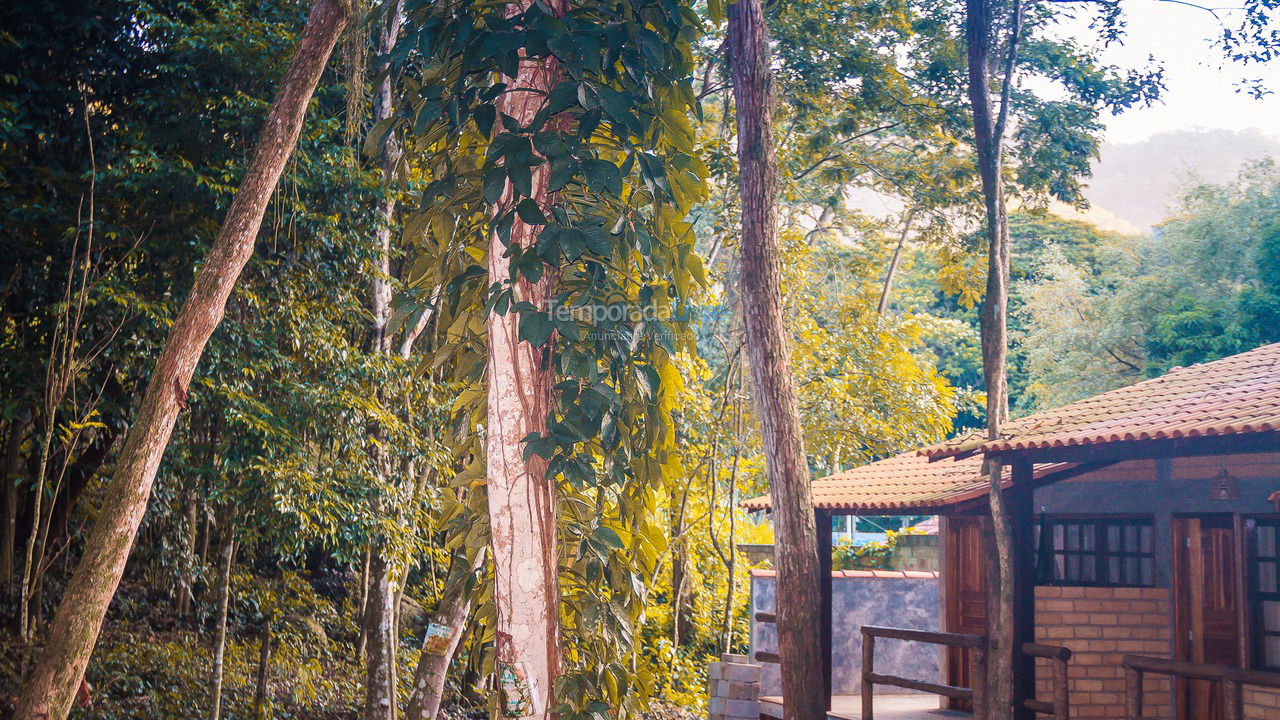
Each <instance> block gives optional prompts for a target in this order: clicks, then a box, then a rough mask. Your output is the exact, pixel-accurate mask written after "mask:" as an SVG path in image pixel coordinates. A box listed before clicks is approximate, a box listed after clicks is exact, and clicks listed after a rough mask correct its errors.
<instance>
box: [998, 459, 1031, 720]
mask: <svg viewBox="0 0 1280 720" xmlns="http://www.w3.org/2000/svg"><path fill="white" fill-rule="evenodd" d="M1010 466H1011V469H1012V471H1013V486H1012V487H1011V488H1009V490H1008V491H1007V492H1006V493H1005V500H1006V507H1008V509H1009V523H1010V525H1011V526H1012V527H1011V530H1012V532H1013V652H1014V655H1013V657H1014V662H1013V697H1014V713H1013V716H1014V718H1016V719H1017V720H1035V717H1036V715H1035V713H1033V712H1031V711H1030V710H1027V709H1026V708H1024V707H1023V706H1022V701H1023V700H1026V699H1029V698H1034V697H1035V696H1036V659H1035V658H1034V657H1032V656H1030V655H1026V654H1024V653H1023V652H1022V644H1023V643H1029V642H1035V639H1036V557H1035V528H1036V524H1035V505H1034V493H1033V489H1034V474H1033V470H1032V465H1031V463H1030V462H1028V461H1026V460H1021V459H1014V460H1013V461H1012V462H1011V463H1010Z"/></svg>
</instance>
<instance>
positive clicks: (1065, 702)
mask: <svg viewBox="0 0 1280 720" xmlns="http://www.w3.org/2000/svg"><path fill="white" fill-rule="evenodd" d="M1022 654H1023V655H1030V656H1031V657H1037V658H1044V659H1045V660H1048V661H1049V662H1050V664H1051V666H1052V667H1053V679H1052V683H1051V684H1052V686H1053V700H1050V701H1044V700H1040V699H1038V698H1027V699H1026V700H1023V701H1022V706H1023V707H1025V708H1026V709H1028V710H1030V711H1032V712H1036V713H1040V714H1041V715H1050V716H1052V717H1053V720H1067V719H1068V718H1069V717H1071V701H1070V700H1069V699H1068V694H1067V661H1068V660H1070V659H1071V651H1070V650H1068V649H1067V648H1064V647H1060V646H1057V645H1039V644H1037V643H1023V644H1022Z"/></svg>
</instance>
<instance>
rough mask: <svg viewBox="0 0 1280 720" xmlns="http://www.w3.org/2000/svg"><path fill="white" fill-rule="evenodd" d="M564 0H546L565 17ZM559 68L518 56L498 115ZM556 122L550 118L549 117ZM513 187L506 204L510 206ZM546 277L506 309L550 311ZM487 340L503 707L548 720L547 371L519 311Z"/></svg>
mask: <svg viewBox="0 0 1280 720" xmlns="http://www.w3.org/2000/svg"><path fill="white" fill-rule="evenodd" d="M531 4H532V1H531V0H520V2H518V3H513V4H511V5H510V7H511V11H512V12H513V13H514V12H519V11H520V10H523V9H524V8H526V7H528V6H529V5H531ZM565 4H566V3H565V2H564V0H558V1H556V2H552V3H551V6H552V8H553V10H555V11H557V12H560V13H562V12H563V11H564V7H565ZM562 75H563V71H562V70H561V68H560V67H559V65H558V64H557V63H556V62H555V60H554V59H551V58H547V59H542V60H536V61H535V60H527V59H526V60H521V62H520V68H519V71H518V73H517V76H516V77H515V78H508V81H509V85H510V87H511V88H513V89H512V90H510V91H508V92H507V93H506V94H504V95H502V97H501V98H500V100H499V101H498V102H499V106H498V110H499V112H501V113H504V114H506V115H509V116H511V117H512V118H514V119H515V120H516V122H518V123H520V125H521V126H522V127H523V126H525V125H528V124H529V122H530V121H532V120H533V118H534V116H535V115H537V113H538V111H539V110H541V109H542V108H543V107H544V106H545V103H546V98H547V93H549V92H550V90H551V88H552V87H554V86H555V84H556V82H557V81H558V80H559V78H560V77H561V76H562ZM553 122H554V121H553ZM549 172H550V171H549V169H548V167H547V165H545V164H544V165H542V166H539V167H538V168H536V169H535V170H534V172H533V193H532V194H533V197H534V200H535V201H536V202H537V203H538V204H539V205H540V206H542V207H544V208H546V207H547V206H548V205H549V196H548V195H549V194H548V191H547V185H548V181H549V180H550V176H549ZM512 198H513V190H512V188H511V185H510V183H508V184H507V187H506V189H505V191H504V193H503V198H502V202H503V204H504V205H507V206H509V204H510V203H511V202H512ZM537 233H538V231H537V228H536V227H535V226H530V225H526V224H525V223H524V222H523V221H522V220H520V219H519V218H517V219H516V220H515V224H514V226H513V228H512V230H511V243H512V245H519V246H523V247H527V246H529V245H532V244H533V243H534V241H535V240H536V239H537ZM506 252H507V248H506V246H505V245H503V243H502V240H501V239H499V238H498V236H497V234H496V233H495V234H493V235H491V236H490V238H489V252H488V272H489V278H490V279H491V280H492V281H493V282H504V281H505V279H506V278H507V277H509V276H510V273H509V268H510V261H509V259H508V258H507V257H506ZM550 285H551V278H550V276H549V275H544V276H543V278H542V279H541V281H539V282H537V283H531V282H529V281H528V280H527V279H523V278H522V279H520V280H519V281H518V282H517V284H516V286H515V287H514V288H512V291H513V295H514V297H513V298H512V304H513V305H514V304H515V303H516V302H518V301H524V302H529V303H532V304H533V305H534V306H536V307H539V308H542V309H544V310H545V309H546V303H547V297H548V295H550V292H551V290H550ZM486 326H487V329H488V335H489V357H488V362H487V368H486V369H487V373H488V384H489V388H488V389H489V392H488V399H487V403H488V405H487V433H486V436H485V447H486V466H487V467H486V475H487V478H488V503H489V524H490V531H491V536H492V541H491V542H492V551H493V564H494V578H493V596H494V605H495V609H496V615H497V624H496V627H495V628H494V631H495V632H494V635H495V638H496V639H495V647H496V652H497V661H498V674H499V678H500V682H501V684H502V686H503V690H504V691H505V692H511V693H514V694H515V695H518V696H520V697H513V696H511V695H508V697H507V698H505V699H504V702H507V703H508V706H509V707H510V706H512V705H519V703H520V701H521V700H527V702H528V707H527V708H523V709H520V710H519V712H520V715H519V716H521V717H534V718H539V719H541V718H546V717H547V716H548V712H547V711H548V708H549V707H550V706H551V692H552V687H553V685H554V683H555V678H556V676H557V675H558V674H559V672H560V665H561V661H560V630H559V625H560V623H559V613H558V602H559V598H558V592H557V572H558V563H557V562H556V543H555V537H556V517H555V504H556V499H555V487H554V486H553V485H552V483H551V482H550V481H548V479H547V463H546V461H545V460H543V459H541V458H540V457H538V456H537V455H532V456H530V457H529V458H528V460H526V459H525V457H524V443H523V440H524V438H525V436H527V435H529V434H530V433H538V434H542V433H544V432H545V430H546V416H547V412H548V410H550V408H551V401H552V395H551V392H552V386H553V383H554V377H553V374H552V369H551V368H550V367H545V366H544V365H543V364H542V362H541V360H540V355H541V353H540V352H539V351H538V350H537V349H535V348H534V347H533V346H531V345H530V344H529V343H527V342H523V341H521V340H520V339H519V314H518V313H515V312H508V313H506V314H505V315H500V314H498V313H497V312H491V313H490V314H489V316H488V318H487V320H486Z"/></svg>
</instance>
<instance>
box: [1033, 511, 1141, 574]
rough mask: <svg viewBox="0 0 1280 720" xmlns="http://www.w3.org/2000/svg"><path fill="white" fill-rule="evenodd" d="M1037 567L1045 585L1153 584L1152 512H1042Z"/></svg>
mask: <svg viewBox="0 0 1280 720" xmlns="http://www.w3.org/2000/svg"><path fill="white" fill-rule="evenodd" d="M1036 566H1037V572H1036V575H1037V579H1038V581H1039V583H1040V584H1041V585H1072V586H1090V587H1153V586H1154V585H1155V584H1156V561H1155V527H1154V522H1153V520H1152V518H1151V517H1150V516H1131V515H1125V516H1118V515H1091V516H1056V515H1042V516H1041V517H1040V532H1038V533H1037V534H1036Z"/></svg>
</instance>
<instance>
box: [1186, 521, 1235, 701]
mask: <svg viewBox="0 0 1280 720" xmlns="http://www.w3.org/2000/svg"><path fill="white" fill-rule="evenodd" d="M1174 531H1175V533H1176V536H1175V538H1174V540H1175V542H1176V544H1175V545H1174V547H1175V548H1176V549H1177V555H1178V557H1176V558H1175V560H1176V562H1175V565H1174V567H1175V570H1176V575H1177V577H1176V582H1175V585H1176V595H1175V598H1174V602H1175V603H1176V607H1175V612H1176V615H1177V625H1178V628H1177V630H1178V634H1179V642H1178V643H1177V648H1178V659H1179V660H1189V661H1191V662H1201V663H1214V664H1219V665H1234V666H1239V662H1240V656H1241V645H1240V638H1241V632H1240V618H1241V612H1242V608H1243V602H1242V598H1241V597H1240V590H1239V587H1240V563H1239V544H1238V542H1237V540H1238V537H1237V533H1236V528H1235V524H1234V522H1233V521H1232V519H1231V518H1229V517H1224V518H1219V517H1204V518H1178V519H1177V521H1176V522H1175V524H1174ZM1222 713H1223V711H1222V687H1221V684H1220V683H1216V682H1210V681H1205V680H1190V681H1186V682H1183V683H1182V684H1181V686H1180V687H1179V690H1178V717H1180V718H1188V719H1190V718H1195V720H1221V718H1222Z"/></svg>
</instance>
